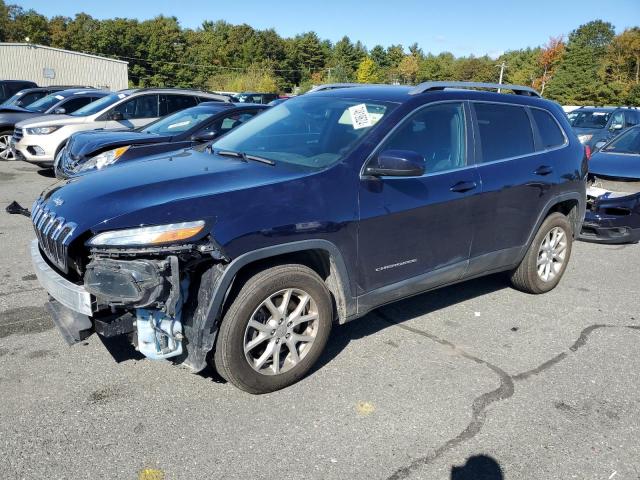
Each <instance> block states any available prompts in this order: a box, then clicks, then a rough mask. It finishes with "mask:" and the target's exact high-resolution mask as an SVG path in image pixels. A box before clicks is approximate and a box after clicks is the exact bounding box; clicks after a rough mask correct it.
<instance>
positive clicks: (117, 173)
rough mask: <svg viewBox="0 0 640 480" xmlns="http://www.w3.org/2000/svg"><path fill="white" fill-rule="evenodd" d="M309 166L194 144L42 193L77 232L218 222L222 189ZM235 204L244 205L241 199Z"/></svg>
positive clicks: (265, 181)
mask: <svg viewBox="0 0 640 480" xmlns="http://www.w3.org/2000/svg"><path fill="white" fill-rule="evenodd" d="M305 172H306V170H300V169H297V168H295V167H292V166H290V165H288V164H286V163H283V162H279V163H278V164H276V165H275V166H271V165H266V164H263V163H258V162H253V161H250V162H244V161H242V160H239V159H236V158H229V157H221V156H217V155H213V154H210V153H206V152H198V151H196V150H193V149H188V150H183V151H178V152H174V153H172V155H171V156H166V155H165V156H162V157H156V158H152V159H149V160H145V161H141V162H130V163H128V164H126V165H122V166H121V167H119V168H112V169H106V170H103V171H100V172H94V173H90V174H88V175H83V176H79V177H74V178H72V179H71V180H67V181H63V182H58V183H56V184H54V185H52V186H51V187H50V188H49V189H47V190H45V191H44V192H43V195H42V196H43V197H44V199H45V202H46V206H47V207H48V208H49V209H50V210H52V211H53V212H54V213H55V214H56V215H57V216H62V217H64V218H65V219H66V220H67V221H71V222H74V223H76V224H77V225H78V228H77V229H76V231H75V232H74V238H77V237H78V236H80V235H83V234H84V233H86V232H87V231H88V230H91V231H93V232H99V231H104V230H109V229H114V228H127V227H135V226H140V225H159V224H167V223H175V222H183V221H193V220H199V219H206V220H208V221H211V222H212V223H213V222H214V221H215V216H216V211H217V212H218V213H224V212H225V210H226V209H227V208H228V205H227V204H226V203H225V205H226V206H225V207H224V209H223V207H219V208H218V209H216V208H215V205H216V201H215V197H219V196H220V194H223V193H224V194H226V193H230V192H235V193H238V192H243V191H244V190H247V189H252V188H256V187H259V186H263V185H272V184H277V183H279V182H282V181H286V180H289V179H294V178H298V177H300V176H301V175H304V174H305ZM222 196H223V197H225V195H222ZM229 198H230V197H228V196H227V198H226V202H228V201H229ZM235 207H237V208H244V207H241V206H239V204H237V202H236V204H235Z"/></svg>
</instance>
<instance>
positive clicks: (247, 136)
mask: <svg viewBox="0 0 640 480" xmlns="http://www.w3.org/2000/svg"><path fill="white" fill-rule="evenodd" d="M393 108H395V105H393V104H389V103H383V102H379V103H369V102H367V103H362V102H361V101H358V100H352V99H347V98H331V97H323V96H318V95H308V96H301V97H298V98H296V99H293V100H288V101H286V102H285V103H283V104H281V105H278V106H276V107H273V108H272V109H270V110H267V111H265V112H264V113H262V114H260V115H258V116H256V117H255V118H254V119H253V120H252V121H251V122H248V123H246V124H244V125H242V126H240V127H238V128H237V129H235V130H233V131H231V132H230V133H228V134H227V135H225V136H224V137H222V138H221V139H220V140H218V141H217V142H215V143H213V145H212V146H213V148H214V149H216V150H225V151H229V150H230V151H233V152H241V153H244V154H248V155H255V156H259V157H262V158H266V159H269V160H274V161H276V162H280V161H282V162H286V163H293V164H296V165H302V166H306V167H312V168H322V167H326V166H328V165H331V164H333V163H335V162H337V161H339V160H340V159H342V158H343V157H344V156H345V155H347V154H348V153H349V152H350V151H351V150H353V148H354V147H355V146H356V145H357V144H358V143H359V141H360V140H361V139H362V138H364V136H365V135H366V134H367V132H369V131H370V130H371V128H372V127H373V126H374V125H375V124H376V123H377V122H378V121H380V119H381V118H382V117H383V116H384V115H385V114H387V113H389V112H390V111H391V110H393Z"/></svg>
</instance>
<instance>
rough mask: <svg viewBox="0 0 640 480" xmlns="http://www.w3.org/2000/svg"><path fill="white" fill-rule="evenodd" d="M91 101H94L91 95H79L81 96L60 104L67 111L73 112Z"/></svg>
mask: <svg viewBox="0 0 640 480" xmlns="http://www.w3.org/2000/svg"><path fill="white" fill-rule="evenodd" d="M91 102H92V99H91V98H89V97H79V98H72V99H71V100H69V101H67V102H64V103H63V104H62V105H60V106H61V107H62V108H64V110H65V112H67V113H71V112H75V111H76V110H78V109H79V108H81V107H84V106H85V105H89V104H90V103H91Z"/></svg>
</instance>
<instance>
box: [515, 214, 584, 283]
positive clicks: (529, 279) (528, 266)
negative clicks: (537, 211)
mask: <svg viewBox="0 0 640 480" xmlns="http://www.w3.org/2000/svg"><path fill="white" fill-rule="evenodd" d="M572 243H573V230H572V228H571V223H570V222H569V220H568V219H567V217H566V216H564V215H563V214H561V213H557V212H556V213H552V214H551V215H549V216H548V217H547V218H546V219H545V221H544V222H542V225H541V226H540V229H539V230H538V233H537V234H536V236H535V237H534V239H533V242H531V245H530V246H529V250H527V253H526V255H525V256H524V258H523V259H522V262H520V265H518V268H516V269H515V270H514V271H513V272H512V273H511V283H512V284H513V286H514V287H515V288H517V289H518V290H522V291H523V292H527V293H545V292H548V291H549V290H552V289H553V288H555V287H556V285H558V283H559V282H560V279H561V278H562V275H564V272H565V270H566V269H567V264H568V263H569V257H570V256H571V247H572Z"/></svg>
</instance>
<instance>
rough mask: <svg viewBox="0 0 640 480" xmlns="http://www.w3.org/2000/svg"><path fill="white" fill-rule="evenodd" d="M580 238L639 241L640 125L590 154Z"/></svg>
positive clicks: (607, 241) (604, 241) (607, 240)
mask: <svg viewBox="0 0 640 480" xmlns="http://www.w3.org/2000/svg"><path fill="white" fill-rule="evenodd" d="M580 238H581V239H582V240H587V241H592V242H600V243H635V242H638V241H640V126H636V127H633V128H630V129H629V130H627V131H626V132H624V133H623V134H621V135H620V136H618V137H616V138H615V139H613V140H611V141H610V142H609V143H607V144H606V145H605V146H604V147H602V149H601V150H600V151H598V152H597V153H595V154H594V155H593V156H592V157H591V160H590V162H589V188H588V190H587V212H586V215H585V220H584V224H583V225H582V232H581V234H580Z"/></svg>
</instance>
